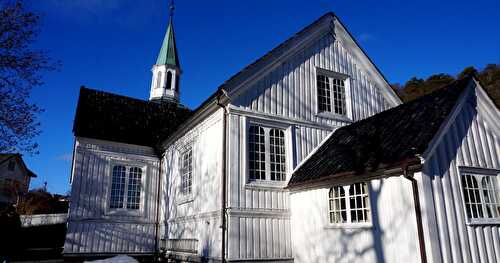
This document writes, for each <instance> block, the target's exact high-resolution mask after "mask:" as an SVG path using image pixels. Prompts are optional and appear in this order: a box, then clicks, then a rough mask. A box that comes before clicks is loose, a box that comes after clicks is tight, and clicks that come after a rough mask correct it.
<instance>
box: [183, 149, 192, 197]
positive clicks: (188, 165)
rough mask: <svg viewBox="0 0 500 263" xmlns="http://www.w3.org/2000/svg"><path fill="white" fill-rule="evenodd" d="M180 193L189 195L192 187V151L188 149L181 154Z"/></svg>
mask: <svg viewBox="0 0 500 263" xmlns="http://www.w3.org/2000/svg"><path fill="white" fill-rule="evenodd" d="M181 162H182V164H181V165H182V171H181V193H182V194H183V195H191V193H192V185H193V149H192V148H189V149H187V150H186V151H184V153H183V154H182V159H181Z"/></svg>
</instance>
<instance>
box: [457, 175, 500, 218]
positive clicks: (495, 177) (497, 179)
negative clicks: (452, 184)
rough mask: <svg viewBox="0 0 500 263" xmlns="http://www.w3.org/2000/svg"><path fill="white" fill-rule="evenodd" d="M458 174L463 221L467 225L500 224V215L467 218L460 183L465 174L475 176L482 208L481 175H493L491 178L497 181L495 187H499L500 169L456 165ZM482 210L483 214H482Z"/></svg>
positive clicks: (462, 189)
mask: <svg viewBox="0 0 500 263" xmlns="http://www.w3.org/2000/svg"><path fill="white" fill-rule="evenodd" d="M458 172H459V173H458V174H459V176H460V177H459V180H458V181H459V183H460V195H461V197H462V209H463V211H464V217H465V222H466V224H467V225H471V226H473V225H500V217H498V218H469V217H468V216H467V206H466V205H465V196H464V186H463V184H462V176H464V175H465V174H469V175H472V176H474V177H475V178H476V180H477V183H478V187H479V192H480V195H479V196H480V198H481V209H483V208H484V193H483V186H482V179H483V177H486V176H491V177H494V178H493V179H494V180H495V181H496V183H497V187H499V188H500V170H497V169H490V168H482V167H470V166H460V167H458ZM497 198H500V196H497ZM484 212H485V211H484V210H483V214H484Z"/></svg>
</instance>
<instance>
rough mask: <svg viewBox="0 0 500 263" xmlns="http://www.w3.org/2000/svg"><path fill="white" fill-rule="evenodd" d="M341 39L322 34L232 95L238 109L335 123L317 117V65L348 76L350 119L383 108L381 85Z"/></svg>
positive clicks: (363, 116) (355, 119)
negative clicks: (369, 75) (367, 72)
mask: <svg viewBox="0 0 500 263" xmlns="http://www.w3.org/2000/svg"><path fill="white" fill-rule="evenodd" d="M363 67H364V66H363V65H361V62H359V61H356V60H355V59H354V58H353V57H352V56H351V55H350V52H349V51H348V50H347V49H346V48H344V47H343V45H342V43H341V42H340V41H335V40H334V39H333V38H332V37H331V35H330V34H325V35H324V36H323V37H321V38H320V39H319V40H318V41H316V42H314V43H313V44H312V46H310V47H308V48H306V49H304V50H302V51H300V52H299V53H297V54H296V55H295V56H292V57H291V58H290V59H289V60H287V61H286V62H283V63H282V64H281V65H280V66H278V67H277V68H275V69H273V70H272V71H271V72H268V73H266V74H265V75H263V76H262V77H260V78H259V80H258V81H256V82H255V83H254V84H252V86H251V87H250V88H248V89H246V90H247V91H246V92H245V93H243V94H240V95H238V96H237V97H236V98H233V101H232V103H233V104H234V105H237V106H239V107H241V108H244V109H248V110H252V111H257V112H263V113H268V114H273V115H278V116H283V117H288V118H297V119H302V120H307V121H312V122H315V123H322V124H329V125H337V123H336V121H335V120H334V119H329V118H324V117H321V116H318V112H317V89H316V68H321V69H326V70H330V71H333V72H338V73H342V74H345V75H348V76H349V80H348V82H349V83H350V92H349V93H348V94H351V95H350V96H348V97H347V99H348V101H349V102H348V103H350V104H351V106H352V113H351V116H352V120H354V121H357V120H361V119H364V118H366V117H369V116H371V115H373V114H375V113H377V112H380V111H383V110H384V109H386V107H387V105H388V103H387V102H386V100H385V99H384V96H383V95H382V93H381V90H380V89H382V88H386V87H378V86H376V85H375V84H374V83H375V81H373V80H370V79H369V77H368V75H367V74H366V73H365V72H366V69H364V68H363Z"/></svg>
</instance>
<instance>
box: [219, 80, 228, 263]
mask: <svg viewBox="0 0 500 263" xmlns="http://www.w3.org/2000/svg"><path fill="white" fill-rule="evenodd" d="M218 93H219V94H218V95H217V106H219V107H221V109H222V110H223V111H224V114H223V116H222V125H223V126H222V174H221V177H222V178H221V181H222V190H221V213H220V217H221V226H220V227H221V230H222V244H221V261H222V263H225V262H226V209H227V207H226V147H227V132H226V130H227V115H228V112H227V108H226V105H224V104H223V103H221V97H222V96H224V97H226V98H227V94H226V91H225V90H224V89H222V88H219V91H218Z"/></svg>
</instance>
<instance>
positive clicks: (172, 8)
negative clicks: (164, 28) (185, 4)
mask: <svg viewBox="0 0 500 263" xmlns="http://www.w3.org/2000/svg"><path fill="white" fill-rule="evenodd" d="M169 9H170V19H172V18H173V17H174V9H175V5H174V0H170V7H169Z"/></svg>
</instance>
